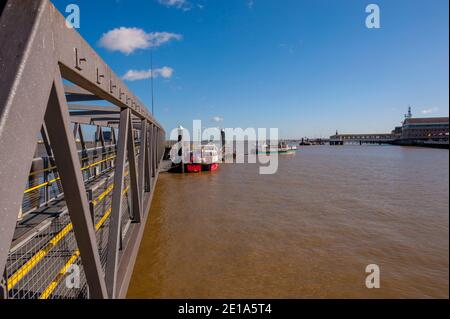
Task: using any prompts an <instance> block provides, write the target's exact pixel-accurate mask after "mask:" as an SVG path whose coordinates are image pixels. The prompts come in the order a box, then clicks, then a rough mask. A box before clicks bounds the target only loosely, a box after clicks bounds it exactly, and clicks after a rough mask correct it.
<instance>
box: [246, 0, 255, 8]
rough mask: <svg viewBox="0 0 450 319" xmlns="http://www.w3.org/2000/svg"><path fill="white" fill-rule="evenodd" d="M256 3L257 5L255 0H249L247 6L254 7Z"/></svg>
mask: <svg viewBox="0 0 450 319" xmlns="http://www.w3.org/2000/svg"><path fill="white" fill-rule="evenodd" d="M254 5H255V1H254V0H247V7H249V9H253V6H254Z"/></svg>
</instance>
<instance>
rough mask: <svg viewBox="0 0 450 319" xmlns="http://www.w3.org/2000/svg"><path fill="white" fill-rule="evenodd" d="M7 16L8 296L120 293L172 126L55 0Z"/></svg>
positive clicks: (2, 245)
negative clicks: (68, 23)
mask: <svg viewBox="0 0 450 319" xmlns="http://www.w3.org/2000/svg"><path fill="white" fill-rule="evenodd" d="M0 14H1V16H0V184H1V186H0V201H1V204H0V270H1V271H3V273H2V276H1V281H0V298H42V299H45V298H122V297H124V296H125V295H126V291H127V288H128V283H129V280H130V277H131V273H132V270H133V266H134V262H135V259H136V255H137V251H138V248H139V244H140V240H141V238H142V234H143V230H144V226H145V222H146V219H147V217H148V213H149V209H150V203H151V200H152V195H153V190H154V188H155V184H156V180H157V178H158V172H159V165H160V162H161V159H162V157H163V153H164V140H165V131H164V129H163V128H162V126H161V125H160V124H159V123H158V122H157V121H156V120H155V119H154V118H153V117H152V116H151V115H150V114H149V113H148V112H147V110H146V108H145V106H144V105H143V104H142V103H141V102H140V101H139V99H138V98H137V97H135V96H134V95H133V93H132V92H131V91H130V90H129V89H128V88H127V87H126V86H125V85H124V84H123V83H122V81H121V79H120V78H119V77H117V76H116V75H115V74H114V73H113V71H112V70H111V69H110V68H109V66H108V65H107V64H105V62H103V61H102V59H101V58H100V57H99V56H98V55H97V54H96V53H95V51H94V50H93V49H92V48H91V47H90V46H89V45H88V44H87V43H86V41H85V40H84V39H83V38H82V37H81V36H80V35H79V34H78V33H77V32H76V31H74V30H73V29H69V28H67V27H66V25H65V18H64V17H63V16H62V15H61V14H60V13H59V12H58V11H57V10H56V8H55V7H54V6H53V4H51V3H50V1H48V0H21V1H17V0H9V1H7V2H6V5H5V6H4V7H1V8H0ZM92 101H102V102H100V103H99V102H95V103H94V104H90V103H92ZM105 101H106V102H107V103H105ZM82 103H83V104H82ZM94 131H95V133H94ZM89 134H91V135H93V138H92V139H89V138H88V135H89ZM74 265H77V266H78V267H73V266H74ZM73 276H74V277H73ZM74 278H79V280H80V281H79V285H78V284H76V282H77V281H76V279H74ZM68 279H70V280H68ZM71 283H72V285H70V284H71Z"/></svg>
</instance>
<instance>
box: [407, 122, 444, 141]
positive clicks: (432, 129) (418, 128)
mask: <svg viewBox="0 0 450 319" xmlns="http://www.w3.org/2000/svg"><path fill="white" fill-rule="evenodd" d="M448 136H449V127H448V117H428V118H406V119H405V121H404V122H403V126H402V129H401V139H408V140H447V141H448Z"/></svg>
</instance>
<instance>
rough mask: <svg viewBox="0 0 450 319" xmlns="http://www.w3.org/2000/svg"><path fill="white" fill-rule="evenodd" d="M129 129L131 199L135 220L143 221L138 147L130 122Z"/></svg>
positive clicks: (137, 221) (136, 221)
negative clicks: (137, 158) (135, 143)
mask: <svg viewBox="0 0 450 319" xmlns="http://www.w3.org/2000/svg"><path fill="white" fill-rule="evenodd" d="M128 129H129V130H130V131H129V133H128V147H127V149H128V166H129V172H130V189H131V200H132V208H133V222H135V223H140V222H141V208H142V204H141V197H142V195H141V194H140V189H139V184H138V174H137V172H138V167H137V165H136V148H135V145H134V129H133V125H132V123H131V117H130V123H129V127H128Z"/></svg>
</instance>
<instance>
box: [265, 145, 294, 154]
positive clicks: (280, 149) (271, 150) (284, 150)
mask: <svg viewBox="0 0 450 319" xmlns="http://www.w3.org/2000/svg"><path fill="white" fill-rule="evenodd" d="M257 153H258V154H267V155H270V154H295V153H297V146H289V145H287V144H286V142H280V143H278V146H272V145H268V144H264V145H262V146H261V148H260V149H258V150H257Z"/></svg>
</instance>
